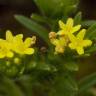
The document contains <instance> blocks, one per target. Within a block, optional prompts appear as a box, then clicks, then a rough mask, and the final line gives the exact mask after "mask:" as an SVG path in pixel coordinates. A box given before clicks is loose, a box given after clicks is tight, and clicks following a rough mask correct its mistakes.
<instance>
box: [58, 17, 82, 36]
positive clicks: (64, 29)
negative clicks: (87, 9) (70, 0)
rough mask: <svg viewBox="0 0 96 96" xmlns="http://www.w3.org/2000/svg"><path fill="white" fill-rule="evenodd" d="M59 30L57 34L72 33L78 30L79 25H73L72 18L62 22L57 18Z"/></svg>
mask: <svg viewBox="0 0 96 96" xmlns="http://www.w3.org/2000/svg"><path fill="white" fill-rule="evenodd" d="M59 27H60V31H58V32H57V34H58V35H66V34H68V33H74V32H77V31H79V30H80V28H81V25H76V26H74V21H73V19H72V18H69V19H68V20H67V22H66V24H64V23H63V22H62V21H61V20H59Z"/></svg>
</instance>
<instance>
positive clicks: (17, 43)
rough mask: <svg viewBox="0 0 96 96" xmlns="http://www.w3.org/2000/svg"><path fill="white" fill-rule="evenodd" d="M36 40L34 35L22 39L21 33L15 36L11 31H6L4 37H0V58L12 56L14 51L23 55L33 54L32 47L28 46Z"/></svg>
mask: <svg viewBox="0 0 96 96" xmlns="http://www.w3.org/2000/svg"><path fill="white" fill-rule="evenodd" d="M35 41H36V37H35V36H33V37H32V38H30V37H28V38H26V39H25V41H23V34H18V35H16V36H13V35H12V32H11V31H9V30H7V31H6V39H5V40H4V39H0V58H5V57H10V58H11V57H13V56H14V53H17V54H20V55H24V54H29V55H31V54H33V53H34V49H33V48H30V47H31V45H33V44H34V43H35Z"/></svg>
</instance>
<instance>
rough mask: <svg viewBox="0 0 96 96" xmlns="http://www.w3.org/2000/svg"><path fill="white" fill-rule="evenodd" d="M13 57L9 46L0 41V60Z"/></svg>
mask: <svg viewBox="0 0 96 96" xmlns="http://www.w3.org/2000/svg"><path fill="white" fill-rule="evenodd" d="M13 56H14V53H13V52H12V51H11V46H10V44H9V43H8V42H6V41H5V40H3V39H0V58H5V57H8V58H11V57H13Z"/></svg>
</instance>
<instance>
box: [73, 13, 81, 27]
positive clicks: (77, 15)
mask: <svg viewBox="0 0 96 96" xmlns="http://www.w3.org/2000/svg"><path fill="white" fill-rule="evenodd" d="M81 21H82V13H81V12H78V13H77V14H76V16H75V17H74V23H75V25H77V24H81Z"/></svg>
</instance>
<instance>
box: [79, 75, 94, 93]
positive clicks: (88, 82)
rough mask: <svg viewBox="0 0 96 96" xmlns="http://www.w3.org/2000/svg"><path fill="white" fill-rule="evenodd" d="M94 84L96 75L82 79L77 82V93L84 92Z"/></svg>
mask: <svg viewBox="0 0 96 96" xmlns="http://www.w3.org/2000/svg"><path fill="white" fill-rule="evenodd" d="M95 84H96V73H93V74H91V75H89V76H86V77H84V78H83V79H81V80H80V81H79V88H80V89H79V93H81V92H84V91H86V90H88V89H89V88H91V87H92V86H93V85H95Z"/></svg>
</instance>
